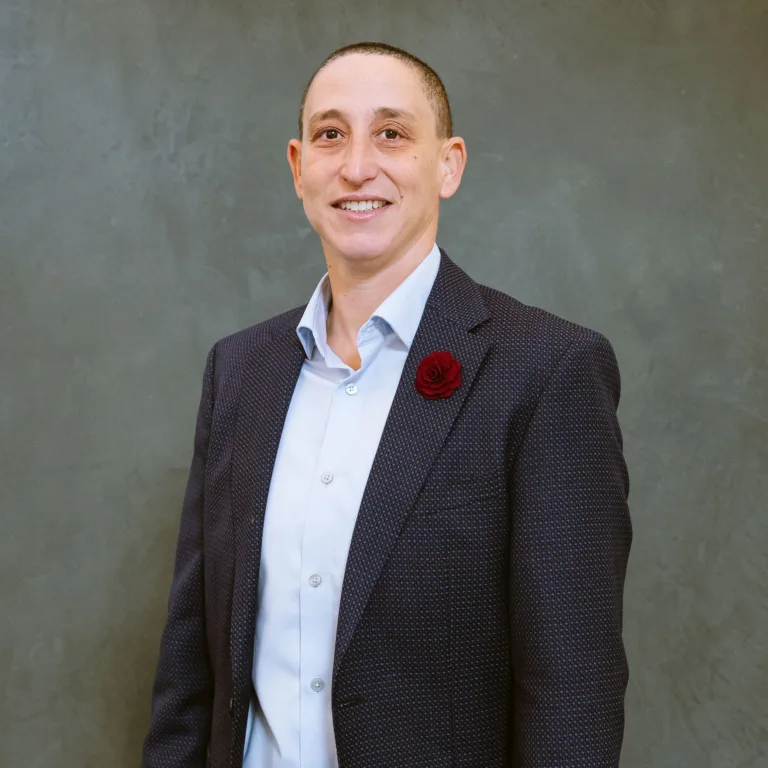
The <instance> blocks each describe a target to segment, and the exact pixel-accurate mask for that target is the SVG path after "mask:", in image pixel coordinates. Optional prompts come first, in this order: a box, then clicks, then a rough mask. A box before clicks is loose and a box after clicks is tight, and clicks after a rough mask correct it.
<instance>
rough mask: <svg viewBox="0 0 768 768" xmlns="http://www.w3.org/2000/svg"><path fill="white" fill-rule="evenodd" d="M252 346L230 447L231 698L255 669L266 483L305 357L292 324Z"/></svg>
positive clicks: (245, 686)
mask: <svg viewBox="0 0 768 768" xmlns="http://www.w3.org/2000/svg"><path fill="white" fill-rule="evenodd" d="M300 317H301V314H300V312H299V313H298V314H296V318H295V322H294V325H293V332H292V333H291V332H290V329H289V330H288V331H287V332H283V333H280V334H279V335H277V336H275V337H273V338H272V339H271V340H270V341H268V342H266V343H264V344H261V345H260V346H258V347H256V349H254V350H253V351H252V352H251V353H250V355H249V356H248V357H247V359H246V361H245V364H244V366H243V368H244V370H243V382H242V385H241V390H240V396H239V404H238V413H237V418H236V423H235V434H234V441H233V448H232V510H233V515H234V523H235V531H234V534H235V579H234V590H233V594H232V614H231V628H230V657H231V659H232V676H233V684H234V692H235V694H241V693H242V692H243V691H244V690H246V688H247V686H248V684H249V679H250V676H251V669H252V667H253V642H254V633H255V630H256V611H257V608H258V597H257V596H258V586H259V566H260V562H261V536H262V531H263V530H264V512H265V509H266V505H267V495H268V493H269V484H270V481H271V479H272V470H273V468H274V464H275V458H276V457H277V449H278V447H279V444H280V437H281V435H282V432H283V424H284V422H285V417H286V415H287V413H288V406H289V405H290V402H291V398H292V396H293V391H294V389H295V387H296V381H297V379H298V377H299V373H300V372H301V366H302V364H303V362H304V358H305V353H304V347H302V345H301V342H300V341H299V338H298V336H297V335H296V328H295V325H296V323H298V321H299V319H300Z"/></svg>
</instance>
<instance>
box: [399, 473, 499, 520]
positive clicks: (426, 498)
mask: <svg viewBox="0 0 768 768" xmlns="http://www.w3.org/2000/svg"><path fill="white" fill-rule="evenodd" d="M505 480H506V473H505V472H504V471H503V470H495V471H493V472H486V473H483V474H473V475H466V476H464V477H462V476H455V475H447V476H445V475H443V476H437V477H433V476H430V477H429V478H428V479H427V481H426V483H425V484H424V485H423V486H422V489H421V491H419V494H418V496H417V497H416V501H415V502H414V504H413V512H414V513H416V514H419V515H429V514H433V513H435V512H439V511H441V510H450V509H465V508H471V507H475V506H478V507H482V506H493V505H494V504H502V503H503V502H504V501H505V498H506V487H505Z"/></svg>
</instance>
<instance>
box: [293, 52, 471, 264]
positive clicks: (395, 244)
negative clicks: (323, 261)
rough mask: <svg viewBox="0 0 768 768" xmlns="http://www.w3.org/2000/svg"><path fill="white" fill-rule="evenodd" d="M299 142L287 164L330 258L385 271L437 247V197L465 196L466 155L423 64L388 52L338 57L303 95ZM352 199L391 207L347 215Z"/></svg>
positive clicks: (329, 60) (436, 84)
mask: <svg viewBox="0 0 768 768" xmlns="http://www.w3.org/2000/svg"><path fill="white" fill-rule="evenodd" d="M299 136H300V138H299V139H292V140H291V141H290V142H289V145H288V162H289V164H290V166H291V170H292V172H293V179H294V185H295V188H296V194H297V195H298V197H299V199H300V200H302V201H303V202H304V210H305V212H306V215H307V218H308V219H309V221H310V223H311V224H312V226H313V228H314V229H315V230H316V231H317V233H318V234H319V235H320V238H321V240H322V242H323V248H324V250H325V253H326V257H330V258H342V259H345V260H350V261H359V260H374V259H375V260H376V261H377V264H386V263H389V262H391V261H393V260H395V259H398V258H399V257H400V256H402V255H403V254H404V253H406V252H407V251H410V250H411V249H413V248H414V247H419V246H422V247H426V248H429V247H430V246H431V245H432V243H433V242H434V239H435V237H436V233H437V222H438V213H439V203H440V198H448V197H451V196H452V195H453V194H454V193H455V192H456V190H457V189H458V186H459V184H460V182H461V175H462V173H463V170H464V166H465V164H466V148H465V145H464V141H463V139H461V138H459V137H455V136H453V127H452V121H451V111H450V106H449V104H448V98H447V96H446V94H445V89H444V87H443V84H442V82H441V81H440V78H439V77H438V76H437V74H436V73H435V72H434V71H433V70H432V69H431V68H430V67H428V66H427V65H426V64H424V62H422V61H420V60H419V59H417V58H416V57H414V56H412V55H411V54H409V53H406V52H405V51H403V50H401V49H399V48H394V47H393V46H389V45H385V44H383V43H357V44H355V45H351V46H346V47H345V48H341V49H339V50H338V51H334V53H332V54H331V55H330V56H329V57H328V58H327V59H326V60H325V61H324V62H323V64H322V65H321V66H320V68H319V69H318V70H317V72H315V74H314V75H313V76H312V78H311V80H310V81H309V84H308V85H307V87H306V88H305V90H304V95H303V98H302V102H301V108H300V111H299ZM346 197H353V198H360V197H362V198H363V199H366V200H371V199H373V200H384V201H387V203H388V204H387V205H386V206H384V207H382V208H378V209H376V210H374V211H371V212H369V213H368V214H364V213H362V212H357V213H356V214H354V213H350V212H348V211H345V210H344V209H343V208H342V207H341V206H340V202H339V201H340V200H342V199H343V198H346ZM365 216H367V217H368V218H367V219H365V218H364V217H365Z"/></svg>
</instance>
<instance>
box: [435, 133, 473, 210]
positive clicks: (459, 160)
mask: <svg viewBox="0 0 768 768" xmlns="http://www.w3.org/2000/svg"><path fill="white" fill-rule="evenodd" d="M466 165H467V147H466V144H465V143H464V139H462V138H461V137H460V136H452V137H451V138H450V139H446V141H445V143H444V145H443V150H442V159H441V161H440V172H441V174H442V180H441V181H442V183H441V187H440V197H442V198H444V199H445V198H449V197H453V195H454V194H455V193H456V190H457V189H458V188H459V184H461V177H462V175H463V173H464V168H466Z"/></svg>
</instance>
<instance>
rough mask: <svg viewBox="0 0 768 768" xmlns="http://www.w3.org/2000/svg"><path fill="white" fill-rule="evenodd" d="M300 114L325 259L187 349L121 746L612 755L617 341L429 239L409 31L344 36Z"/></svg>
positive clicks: (431, 110) (192, 757) (465, 755)
mask: <svg viewBox="0 0 768 768" xmlns="http://www.w3.org/2000/svg"><path fill="white" fill-rule="evenodd" d="M299 136H300V137H301V139H300V140H292V141H290V143H289V146H288V162H289V164H290V166H291V170H292V172H293V180H294V185H295V189H296V193H297V195H298V197H299V199H300V200H302V201H303V204H304V210H305V212H306V215H307V217H308V219H309V221H310V223H311V224H312V226H313V228H314V229H315V230H316V231H317V233H318V235H319V236H320V241H321V243H322V248H323V253H324V255H325V260H326V264H327V273H326V274H325V275H324V276H323V278H322V279H321V280H320V282H319V283H318V285H317V287H316V289H315V291H314V293H313V294H312V296H311V298H310V300H309V302H308V303H307V304H305V305H302V306H300V307H296V308H295V309H292V310H289V311H288V312H285V313H283V314H281V315H278V316H276V317H273V318H271V319H269V320H266V321H264V322H262V323H259V324H258V325H255V326H253V327H251V328H248V329H245V330H243V331H240V332H239V333H236V334H234V335H232V336H229V337H228V338H225V339H222V340H221V341H219V342H217V343H216V344H215V345H214V347H213V349H212V350H211V351H210V353H209V355H208V359H207V363H206V366H205V374H204V378H203V387H202V397H201V401H200V407H199V412H198V418H197V428H196V433H195V441H194V456H193V460H192V466H191V471H190V476H189V482H188V486H187V491H186V495H185V498H184V503H183V510H182V520H181V528H180V533H179V539H178V549H177V554H176V566H175V572H174V577H173V585H172V587H171V595H170V600H169V604H168V619H167V624H166V626H165V630H164V633H163V639H162V645H161V651H160V660H159V664H158V669H157V678H156V682H155V687H154V697H153V702H152V721H151V725H150V728H149V732H148V734H147V737H146V740H145V744H144V760H143V765H144V766H146V768H171V767H173V768H176V767H178V768H182V767H183V768H192V767H193V766H201V767H202V766H206V765H210V766H215V768H220V767H223V766H240V765H244V766H246V768H298V767H300V768H310V767H311V768H331V767H332V766H336V765H339V766H341V768H438V767H440V766H446V768H447V767H448V766H467V767H469V766H472V767H473V768H493V767H494V766H499V767H501V766H515V767H516V768H545V767H546V768H554V767H555V766H569V767H570V768H574V766H616V765H618V762H619V754H620V750H621V743H622V734H623V725H624V709H623V706H624V704H623V702H624V692H625V688H626V685H627V679H628V671H627V663H626V658H625V653H624V647H623V643H622V635H621V631H622V594H623V584H624V575H625V569H626V564H627V557H628V553H629V548H630V543H631V537H632V532H631V524H630V519H629V513H628V508H627V496H628V493H629V479H628V475H627V469H626V466H625V463H624V459H623V455H622V435H621V431H620V428H619V424H618V421H617V418H616V409H617V406H618V402H619V393H620V380H619V370H618V367H617V363H616V358H615V356H614V352H613V349H612V347H611V344H610V343H609V342H608V340H607V339H606V338H605V336H603V335H601V334H600V333H598V332H596V331H593V330H590V329H588V328H585V327H583V326H580V325H576V324H574V323H571V322H568V321H567V320H564V319H562V318H559V317H556V316H555V315H552V314H550V313H548V312H545V311H543V310H541V309H537V308H535V307H531V306H527V305H525V304H522V303H521V302H519V301H517V300H515V299H513V298H511V297H510V296H508V295H506V294H504V293H502V292H500V291H498V290H495V289H493V288H489V287H486V286H484V285H480V284H478V283H476V282H475V281H473V280H472V279H471V278H470V277H469V276H468V275H467V274H466V273H465V272H464V271H463V270H462V269H460V268H459V267H458V265H457V264H455V263H454V262H453V261H452V260H451V259H450V258H449V257H448V255H447V253H446V252H445V251H444V250H442V249H440V248H439V247H438V246H437V244H436V234H437V224H438V211H439V201H440V198H448V197H451V196H452V195H453V194H454V193H455V192H456V190H457V188H458V186H459V183H460V181H461V176H462V173H463V170H464V167H465V163H466V148H465V145H464V141H463V140H462V139H461V138H458V137H455V136H453V130H452V125H451V117H450V109H449V106H448V100H447V98H446V95H445V90H444V88H443V86H442V83H441V82H440V79H439V78H438V76H437V75H436V74H435V73H434V72H433V71H432V70H431V69H430V68H429V67H428V66H427V65H426V64H424V63H423V62H421V61H420V60H419V59H416V58H415V57H412V56H411V55H409V54H407V53H406V52H404V51H402V50H400V49H397V48H394V47H391V46H387V45H383V44H373V43H361V44H357V45H353V46H348V47H346V48H343V49H340V50H339V51H336V52H335V53H334V54H332V55H331V56H330V57H329V58H328V59H327V60H326V61H325V62H324V64H323V65H322V66H321V68H320V69H319V70H318V71H317V72H316V73H315V75H314V77H313V79H312V80H311V81H310V84H309V85H308V87H307V90H306V91H305V94H304V99H303V100H302V107H301V111H300V116H299Z"/></svg>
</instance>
